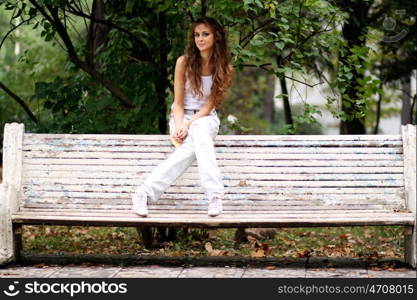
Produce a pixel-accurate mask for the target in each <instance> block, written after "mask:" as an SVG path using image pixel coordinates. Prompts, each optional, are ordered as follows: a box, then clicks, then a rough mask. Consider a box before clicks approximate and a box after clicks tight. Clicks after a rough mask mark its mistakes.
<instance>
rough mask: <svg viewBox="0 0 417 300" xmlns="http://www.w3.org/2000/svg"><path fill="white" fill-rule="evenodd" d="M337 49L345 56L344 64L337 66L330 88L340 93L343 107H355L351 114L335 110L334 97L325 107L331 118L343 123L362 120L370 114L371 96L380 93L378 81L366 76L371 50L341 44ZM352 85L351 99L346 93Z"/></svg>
mask: <svg viewBox="0 0 417 300" xmlns="http://www.w3.org/2000/svg"><path fill="white" fill-rule="evenodd" d="M339 49H340V52H341V55H345V57H346V59H345V61H344V64H340V65H339V69H338V70H337V78H336V80H335V81H334V83H333V86H332V87H333V88H335V89H337V90H338V92H339V93H340V96H341V101H342V103H343V105H344V106H345V107H347V108H350V107H355V109H354V113H353V114H349V113H347V112H346V111H343V110H335V109H334V106H332V104H333V103H334V102H336V101H338V98H336V97H328V103H327V104H326V107H327V108H328V109H329V111H330V112H331V113H332V114H333V116H335V117H337V118H340V119H341V120H343V121H351V120H353V119H354V118H358V119H363V118H365V117H366V115H367V113H369V112H370V105H371V103H372V96H373V95H375V94H378V93H381V92H382V90H381V88H380V81H379V80H378V79H374V78H372V76H370V75H367V73H369V71H370V69H371V61H370V57H369V52H370V51H371V49H370V48H369V47H368V46H367V45H363V46H361V47H359V46H357V45H355V46H353V47H352V48H348V47H347V44H346V43H342V45H341V47H340V48H339ZM353 81H354V82H353ZM352 85H353V86H354V89H355V98H352V97H351V96H350V95H349V93H348V89H349V88H350V87H351V86H352Z"/></svg>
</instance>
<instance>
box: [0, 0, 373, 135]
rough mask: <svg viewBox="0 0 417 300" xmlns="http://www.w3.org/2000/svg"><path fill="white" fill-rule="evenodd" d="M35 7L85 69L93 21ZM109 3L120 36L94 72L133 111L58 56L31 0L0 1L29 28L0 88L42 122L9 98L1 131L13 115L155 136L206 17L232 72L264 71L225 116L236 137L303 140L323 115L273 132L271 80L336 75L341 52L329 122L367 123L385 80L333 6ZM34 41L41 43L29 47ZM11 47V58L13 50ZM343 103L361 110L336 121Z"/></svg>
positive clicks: (64, 6)
mask: <svg viewBox="0 0 417 300" xmlns="http://www.w3.org/2000/svg"><path fill="white" fill-rule="evenodd" d="M37 3H38V4H39V5H40V6H41V7H42V8H43V9H44V10H45V11H46V12H48V9H50V8H51V7H52V8H53V9H54V10H57V12H58V16H59V18H60V20H61V22H62V24H63V25H64V28H65V30H66V31H67V32H68V34H69V37H70V38H71V41H72V42H73V45H74V48H75V50H76V53H77V55H78V57H79V58H80V59H81V60H82V61H87V58H88V47H87V44H88V43H87V30H88V25H89V23H90V21H89V20H88V19H84V18H82V17H78V16H75V15H72V14H71V13H68V11H70V10H72V9H73V8H74V6H75V3H74V2H73V1H64V0H43V1H37ZM82 3H83V6H82V8H83V12H84V13H87V14H89V12H88V11H87V9H86V7H87V6H88V7H90V8H91V4H92V1H90V0H89V1H82ZM105 3H106V7H105V11H106V14H105V18H106V20H109V21H110V22H112V23H113V24H116V25H117V26H119V28H115V27H109V31H108V33H107V34H106V37H105V40H104V43H103V44H101V45H100V47H99V48H98V49H96V53H95V56H94V65H95V66H96V68H97V71H98V72H99V74H100V76H102V77H103V78H104V79H105V80H107V82H108V83H110V85H111V86H112V87H114V88H117V89H118V90H119V91H121V93H122V94H123V95H124V96H125V97H126V98H127V99H129V101H130V102H131V103H132V104H133V107H132V108H126V107H124V106H123V105H121V102H120V99H118V97H117V96H115V94H114V93H112V92H110V89H109V87H108V86H104V85H103V84H102V83H99V81H98V80H97V78H94V77H92V76H91V75H88V74H87V73H85V71H83V70H81V69H79V68H77V67H75V66H74V64H73V63H72V62H70V61H67V62H65V61H64V57H65V56H67V55H68V53H67V52H66V51H65V48H62V47H64V43H63V41H62V38H61V36H60V35H59V32H58V30H57V27H56V26H55V24H52V23H51V20H49V19H47V18H45V16H44V15H43V14H42V13H41V11H40V10H39V9H38V8H36V7H33V6H32V5H31V4H30V3H29V1H12V0H3V1H0V8H4V9H5V11H6V12H7V14H6V15H4V16H3V18H4V20H6V21H9V20H15V21H18V20H20V21H25V20H26V21H25V22H26V23H27V25H28V26H27V27H28V28H27V29H25V27H24V26H21V27H20V28H21V31H22V32H25V38H22V39H21V42H22V46H24V49H25V50H24V52H23V54H21V57H20V58H19V62H17V61H16V59H17V58H16V57H12V56H10V54H7V55H9V58H8V60H9V63H7V64H8V65H9V66H13V67H12V68H9V69H8V70H4V69H3V70H1V71H0V79H2V80H3V82H5V83H6V85H7V86H9V87H11V88H12V90H13V91H15V93H16V94H17V95H19V96H20V97H22V98H23V99H24V100H25V101H27V104H28V105H29V107H30V108H31V109H32V110H33V111H34V112H35V115H36V116H37V117H38V119H39V120H40V122H39V124H38V125H35V124H32V123H30V121H29V119H28V118H27V117H26V116H25V115H24V114H23V113H22V112H21V110H20V108H19V107H18V106H17V105H16V104H13V105H7V104H6V103H11V102H12V100H11V99H10V97H8V96H5V95H3V94H2V95H1V96H0V97H1V98H0V100H1V101H2V102H0V107H1V108H2V110H1V111H2V115H1V117H2V122H4V120H6V119H7V120H8V121H9V120H10V116H14V117H13V118H14V119H16V120H21V121H24V122H25V123H29V124H28V125H29V128H30V130H32V131H45V132H49V131H51V132H79V133H81V132H85V133H87V132H92V133H93V132H94V133H96V132H97V133H98V132H114V133H116V132H120V133H159V132H160V129H159V126H160V119H161V118H165V117H166V116H161V114H162V112H163V110H162V109H161V106H164V107H166V108H169V106H170V104H171V103H172V99H173V94H172V92H173V86H172V84H173V72H174V66H175V61H176V59H177V57H178V56H180V55H181V54H182V53H183V51H184V48H185V44H186V42H187V32H186V29H187V28H188V25H189V22H190V19H191V17H192V18H194V19H195V18H197V17H199V16H201V14H202V13H203V12H205V13H206V15H209V16H213V17H215V18H217V19H218V20H219V21H220V22H221V23H222V24H224V25H225V27H226V29H227V31H228V35H229V44H230V47H231V51H232V54H233V65H234V67H235V69H236V73H242V74H243V72H244V70H246V69H248V68H249V69H251V68H253V69H257V71H259V72H257V73H256V74H251V75H250V76H251V77H249V78H248V79H247V80H242V79H240V80H238V81H235V82H234V86H235V87H233V88H232V91H231V92H230V97H229V98H228V99H227V101H226V105H225V107H224V108H223V109H222V113H223V119H224V118H225V117H226V116H227V115H229V114H233V115H236V116H237V118H238V123H236V125H235V127H236V128H226V127H225V128H224V130H223V132H242V133H252V134H261V133H277V132H280V133H281V134H285V133H300V132H301V131H303V129H302V128H303V126H305V128H309V127H310V128H312V127H311V126H312V125H318V124H317V121H316V119H315V117H314V115H320V113H321V112H320V109H319V107H318V106H314V105H312V104H310V103H308V101H304V104H303V107H302V108H300V109H299V110H298V111H297V113H296V114H295V115H294V116H293V120H294V124H284V121H283V118H282V116H281V115H279V114H278V115H279V118H280V119H279V120H276V121H275V123H274V124H269V122H268V121H267V120H265V118H264V117H263V106H264V99H265V93H266V90H267V83H266V78H268V76H270V75H273V76H279V77H282V76H287V77H288V76H291V77H297V78H300V77H301V78H304V77H309V76H312V75H314V76H317V77H318V78H319V79H321V76H322V73H323V72H324V71H326V70H328V69H329V71H332V70H331V69H332V68H334V66H335V65H337V60H338V55H339V54H340V53H344V51H345V52H346V51H349V53H350V55H349V58H348V59H347V60H346V61H345V62H343V63H342V64H341V66H340V67H339V68H338V69H337V71H336V73H335V76H334V80H333V82H331V85H330V87H331V88H333V89H335V90H337V91H338V92H339V94H340V97H339V96H338V97H329V98H328V103H327V106H326V108H327V109H329V110H330V111H332V113H333V116H334V117H336V118H340V119H341V120H351V119H353V118H362V117H364V116H365V115H366V114H369V112H370V111H371V110H370V103H371V101H372V100H371V99H372V96H373V95H375V94H376V93H379V92H381V91H380V89H379V81H378V80H377V79H375V78H374V77H373V76H372V75H370V73H369V72H368V71H369V70H370V69H371V68H370V65H369V56H370V53H369V49H368V48H366V47H353V48H352V49H348V48H347V46H346V44H344V43H343V42H344V41H343V37H342V35H341V32H340V31H339V30H338V26H340V24H343V23H344V22H346V20H347V17H348V12H347V11H346V12H344V11H342V10H341V9H340V8H339V7H338V6H337V5H335V3H334V2H330V1H324V0H309V1H305V0H293V1H278V0H264V1H260V0H239V1H228V0H211V1H183V0H179V1H173V0H158V1H154V0H144V1H133V0H127V1H106V2H105ZM336 4H337V3H336ZM64 10H65V11H66V13H65V14H64ZM35 17H36V18H35ZM0 26H2V27H1V28H2V29H3V30H4V31H7V30H8V28H9V27H10V26H9V25H8V24H7V22H4V24H1V23H0ZM120 28H122V29H123V30H121V29H120ZM26 32H31V33H30V34H26ZM29 36H30V38H32V39H36V42H35V43H32V41H30V40H29V39H26V38H27V37H29ZM13 39H19V37H17V35H15V34H14V33H13V34H11V35H10V40H13ZM364 39H365V37H364ZM40 41H43V43H42V44H41V43H40ZM54 46H55V47H54ZM7 47H8V48H9V49H10V48H11V47H12V44H8V45H7ZM22 48H23V47H22ZM43 49H44V50H45V51H46V53H48V57H47V58H45V57H43V55H44V54H43V52H42V51H41V50H43ZM2 51H3V50H2ZM10 52H11V51H8V53H10ZM346 53H347V52H346ZM0 56H2V53H1V52H0ZM132 57H133V58H135V59H132ZM10 62H11V63H10ZM0 65H1V64H0ZM40 70H42V71H40ZM43 72H44V73H43ZM365 72H368V73H365ZM6 74H7V76H6ZM358 75H361V76H358ZM362 75H363V76H362ZM5 78H6V79H5ZM352 80H355V81H356V82H357V83H358V86H357V89H356V94H355V97H349V96H348V94H347V93H346V89H347V88H348V87H349V83H350V82H351V81H352ZM21 82H25V83H26V84H25V86H22V85H21V84H20V83H21ZM240 90H242V91H240ZM339 101H343V104H344V105H346V106H353V105H355V106H357V107H358V108H359V109H358V110H356V111H355V113H354V114H350V113H349V112H340V111H339V110H340V109H339V108H335V107H334V105H333V104H334V103H336V102H339ZM294 107H295V106H294ZM6 111H7V117H6V113H4V112H6ZM295 111H296V110H293V112H295ZM278 115H277V116H278ZM303 124H304V125H303ZM238 125H239V126H238ZM308 125H310V126H308ZM237 126H238V127H237ZM232 127H233V126H232Z"/></svg>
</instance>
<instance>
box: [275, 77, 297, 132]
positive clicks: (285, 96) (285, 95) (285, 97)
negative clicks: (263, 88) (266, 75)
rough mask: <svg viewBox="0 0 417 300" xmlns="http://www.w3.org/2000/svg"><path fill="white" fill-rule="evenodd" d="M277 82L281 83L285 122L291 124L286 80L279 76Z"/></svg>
mask: <svg viewBox="0 0 417 300" xmlns="http://www.w3.org/2000/svg"><path fill="white" fill-rule="evenodd" d="M279 83H280V84H281V93H282V102H283V103H284V114H285V124H288V125H292V124H294V123H293V120H292V113H291V106H290V101H289V98H288V88H287V82H286V81H285V77H284V76H280V77H279Z"/></svg>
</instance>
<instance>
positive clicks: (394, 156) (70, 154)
mask: <svg viewBox="0 0 417 300" xmlns="http://www.w3.org/2000/svg"><path fill="white" fill-rule="evenodd" d="M171 152H172V151H171ZM171 152H155V151H153V152H145V153H144V152H137V151H132V152H99V151H94V150H93V149H91V150H90V151H88V152H87V151H62V150H61V149H56V150H49V151H24V152H23V157H24V158H25V159H26V158H32V159H36V158H46V157H54V158H78V157H83V158H112V159H127V158H129V159H132V158H133V159H135V158H136V159H166V158H167V157H168V156H169V155H170V154H171ZM216 158H217V159H229V160H230V159H232V160H233V159H238V160H244V161H247V160H294V159H296V160H311V159H315V160H325V161H327V160H335V159H336V160H402V154H400V153H388V154H385V153H357V154H356V153H345V154H343V156H342V157H341V155H340V153H222V152H218V151H217V152H216Z"/></svg>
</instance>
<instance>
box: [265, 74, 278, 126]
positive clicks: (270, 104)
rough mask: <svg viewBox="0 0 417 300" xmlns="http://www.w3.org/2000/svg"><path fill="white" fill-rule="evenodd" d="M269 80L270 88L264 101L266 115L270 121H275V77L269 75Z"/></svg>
mask: <svg viewBox="0 0 417 300" xmlns="http://www.w3.org/2000/svg"><path fill="white" fill-rule="evenodd" d="M267 80H268V88H267V92H266V95H265V102H264V117H265V119H266V120H268V121H269V122H270V123H273V122H274V115H275V104H274V100H275V99H274V85H275V77H274V76H272V75H269V76H268V77H267Z"/></svg>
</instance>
